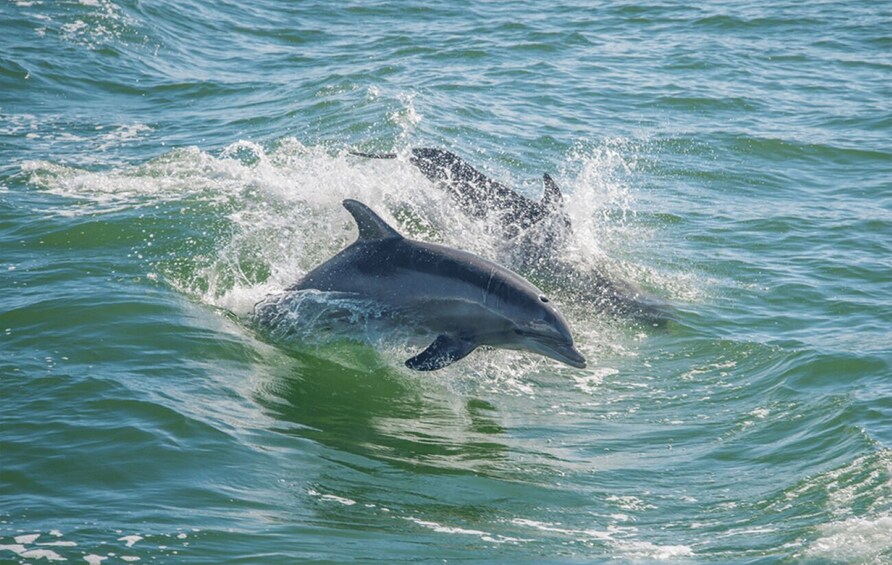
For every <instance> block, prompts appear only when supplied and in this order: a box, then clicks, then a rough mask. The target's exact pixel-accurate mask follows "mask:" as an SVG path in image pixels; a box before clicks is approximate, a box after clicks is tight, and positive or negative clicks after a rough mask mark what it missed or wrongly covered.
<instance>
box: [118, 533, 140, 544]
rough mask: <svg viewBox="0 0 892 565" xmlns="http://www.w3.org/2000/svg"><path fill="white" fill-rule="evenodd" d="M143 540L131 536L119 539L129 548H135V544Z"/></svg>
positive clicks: (136, 536)
mask: <svg viewBox="0 0 892 565" xmlns="http://www.w3.org/2000/svg"><path fill="white" fill-rule="evenodd" d="M141 539H143V537H142V536H138V535H130V536H123V537H120V538H118V541H122V542H124V544H125V545H126V546H127V547H133V544H135V543H136V542H138V541H140V540H141Z"/></svg>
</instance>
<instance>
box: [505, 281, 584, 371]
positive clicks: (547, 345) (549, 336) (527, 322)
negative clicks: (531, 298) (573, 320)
mask: <svg viewBox="0 0 892 565" xmlns="http://www.w3.org/2000/svg"><path fill="white" fill-rule="evenodd" d="M535 300H536V303H535V304H528V305H526V306H527V308H525V310H526V312H527V315H526V316H523V317H521V318H517V319H515V320H514V323H513V324H512V325H513V327H512V329H511V333H512V334H513V336H512V338H511V343H510V344H509V345H507V346H506V347H508V348H511V349H526V350H528V351H533V352H535V353H538V354H540V355H544V356H545V357H550V358H552V359H554V360H555V361H560V362H561V363H566V364H567V365H570V366H571V367H576V368H577V369H584V368H585V357H583V356H582V354H581V353H580V352H579V351H578V350H577V349H576V347H574V346H573V336H572V335H571V334H570V326H569V324H567V320H565V319H564V317H563V316H562V315H561V313H560V312H559V311H558V310H557V308H555V307H554V306H552V305H551V303H550V302H549V300H548V298H547V297H546V296H544V295H542V294H540V295H538V296H537V297H536V298H535Z"/></svg>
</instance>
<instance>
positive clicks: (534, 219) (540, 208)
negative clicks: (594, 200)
mask: <svg viewBox="0 0 892 565" xmlns="http://www.w3.org/2000/svg"><path fill="white" fill-rule="evenodd" d="M411 152H412V155H411V157H409V162H410V163H412V164H413V165H415V166H416V167H418V170H420V171H421V172H422V174H424V176H426V177H427V178H428V180H430V181H431V182H432V183H434V184H436V185H438V186H441V187H442V188H444V189H445V190H446V191H447V192H448V193H449V194H450V195H451V196H452V197H453V198H455V200H456V201H457V202H458V204H459V206H460V207H461V208H462V210H463V211H464V212H465V213H466V214H469V215H471V216H474V217H475V218H485V217H486V216H487V215H488V214H490V213H492V212H493V211H495V212H496V213H497V214H498V215H499V216H500V220H501V226H502V228H503V229H504V230H505V234H506V235H507V236H508V237H509V238H511V237H514V236H516V235H517V234H518V233H521V232H522V231H524V230H526V229H528V228H530V227H531V226H533V225H534V224H537V223H539V222H541V221H542V220H543V219H545V218H547V217H549V216H552V215H557V216H559V217H560V219H561V220H562V222H563V223H564V224H566V225H568V226H569V219H567V218H566V216H565V215H564V214H561V213H560V207H561V201H562V196H561V191H560V189H559V188H558V186H557V183H555V182H554V179H552V178H551V176H550V175H549V174H548V173H544V174H543V175H542V182H543V185H544V190H543V192H542V198H541V199H540V200H539V201H538V202H536V201H535V200H531V199H529V198H527V197H526V196H523V195H522V194H519V193H517V192H515V191H514V190H512V189H511V188H509V187H507V186H505V185H504V184H502V183H500V182H497V181H494V180H492V179H491V178H489V177H487V176H486V175H484V174H483V173H481V172H480V171H478V170H477V169H475V168H474V167H472V166H471V165H469V164H468V163H467V162H466V161H465V160H464V159H462V158H461V157H459V156H458V155H456V154H455V153H453V152H451V151H447V150H445V149H437V148H434V147H418V148H415V149H412V150H411ZM351 154H352V155H357V156H359V157H368V158H372V159H395V158H396V153H362V152H357V151H352V152H351Z"/></svg>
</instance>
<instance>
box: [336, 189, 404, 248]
mask: <svg viewBox="0 0 892 565" xmlns="http://www.w3.org/2000/svg"><path fill="white" fill-rule="evenodd" d="M343 204H344V208H346V209H347V211H348V212H350V214H352V215H353V219H354V220H356V227H358V228H359V241H372V240H375V239H390V238H394V237H399V238H402V237H403V236H402V235H400V232H398V231H396V230H395V229H393V228H392V227H390V226H389V225H388V224H387V222H385V221H384V220H382V219H381V216H379V215H378V214H376V213H375V212H373V211H372V209H371V208H369V207H368V206H366V205H365V204H363V203H362V202H360V201H358V200H351V199H349V198H348V199H347V200H344V202H343Z"/></svg>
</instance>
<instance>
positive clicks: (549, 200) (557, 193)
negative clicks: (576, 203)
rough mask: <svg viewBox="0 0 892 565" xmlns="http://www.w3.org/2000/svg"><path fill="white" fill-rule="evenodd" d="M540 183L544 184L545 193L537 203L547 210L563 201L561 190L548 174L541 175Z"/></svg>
mask: <svg viewBox="0 0 892 565" xmlns="http://www.w3.org/2000/svg"><path fill="white" fill-rule="evenodd" d="M542 181H543V183H544V184H545V191H544V192H543V193H542V200H540V201H539V203H540V204H542V205H543V206H545V207H547V208H556V207H557V206H558V205H559V204H560V203H561V201H562V200H563V199H564V197H563V195H562V194H561V189H559V188H558V185H557V183H556V182H554V179H553V178H551V175H549V174H548V173H544V174H543V175H542Z"/></svg>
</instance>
